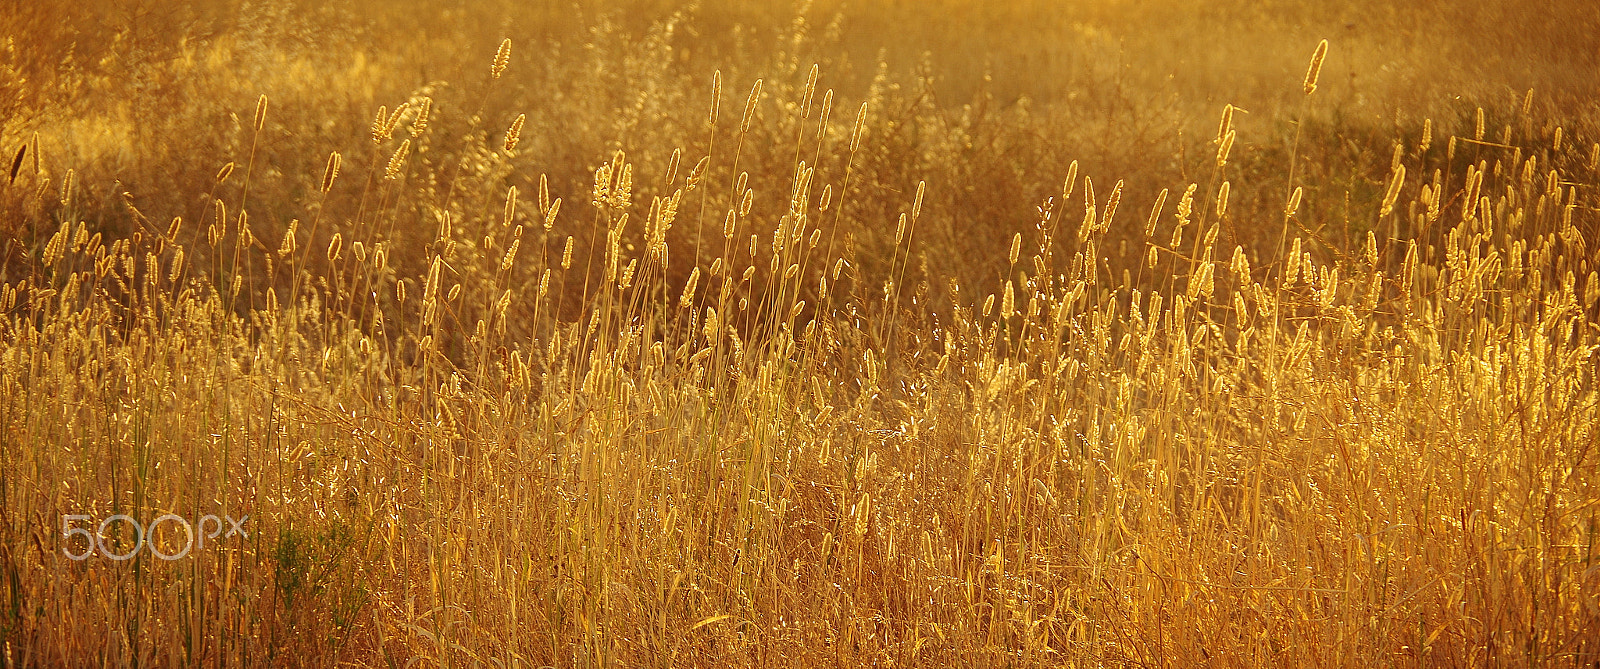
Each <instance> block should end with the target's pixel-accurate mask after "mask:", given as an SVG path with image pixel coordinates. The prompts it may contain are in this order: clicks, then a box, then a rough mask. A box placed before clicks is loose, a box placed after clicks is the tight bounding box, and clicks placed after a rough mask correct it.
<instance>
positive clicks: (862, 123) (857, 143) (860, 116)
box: [850, 102, 867, 154]
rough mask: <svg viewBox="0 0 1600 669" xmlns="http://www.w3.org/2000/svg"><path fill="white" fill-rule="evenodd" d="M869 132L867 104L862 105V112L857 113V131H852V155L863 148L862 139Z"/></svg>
mask: <svg viewBox="0 0 1600 669" xmlns="http://www.w3.org/2000/svg"><path fill="white" fill-rule="evenodd" d="M866 132H867V103H865V102H863V103H861V111H858V112H856V125H855V129H854V130H851V131H850V153H851V154H854V153H855V152H856V150H857V149H860V148H861V137H862V136H863V135H865V134H866Z"/></svg>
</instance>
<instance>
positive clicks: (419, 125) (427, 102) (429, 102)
mask: <svg viewBox="0 0 1600 669" xmlns="http://www.w3.org/2000/svg"><path fill="white" fill-rule="evenodd" d="M431 111H433V98H427V97H425V98H422V102H420V103H418V106H417V115H416V117H415V118H413V119H411V136H412V137H421V136H422V133H423V131H425V130H427V129H428V113H429V112H431Z"/></svg>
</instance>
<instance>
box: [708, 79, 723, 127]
mask: <svg viewBox="0 0 1600 669" xmlns="http://www.w3.org/2000/svg"><path fill="white" fill-rule="evenodd" d="M721 109H722V70H717V71H716V72H712V73H711V113H710V114H709V115H708V118H707V122H708V123H710V125H711V127H713V128H715V127H717V112H719V111H720V110H721Z"/></svg>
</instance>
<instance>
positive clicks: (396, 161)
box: [383, 139, 411, 179]
mask: <svg viewBox="0 0 1600 669" xmlns="http://www.w3.org/2000/svg"><path fill="white" fill-rule="evenodd" d="M410 153H411V140H409V139H404V140H400V148H398V149H395V151H394V155H393V156H391V157H390V158H389V166H388V167H386V168H384V171H383V173H384V177H385V178H388V179H398V178H400V173H401V171H402V170H404V169H405V165H406V156H407V155H408V154H410Z"/></svg>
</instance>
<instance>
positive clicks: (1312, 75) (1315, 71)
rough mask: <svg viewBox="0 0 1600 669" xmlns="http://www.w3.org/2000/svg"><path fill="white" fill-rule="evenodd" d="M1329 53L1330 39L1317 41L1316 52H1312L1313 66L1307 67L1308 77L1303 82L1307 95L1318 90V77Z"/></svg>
mask: <svg viewBox="0 0 1600 669" xmlns="http://www.w3.org/2000/svg"><path fill="white" fill-rule="evenodd" d="M1327 55H1328V40H1322V41H1321V42H1318V43H1317V51H1316V53H1313V54H1311V66H1310V67H1308V68H1306V79H1305V82H1303V84H1302V87H1303V88H1304V89H1305V92H1306V95H1310V94H1312V93H1314V92H1316V90H1317V77H1318V76H1320V75H1321V74H1322V59H1323V58H1326V57H1327Z"/></svg>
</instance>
